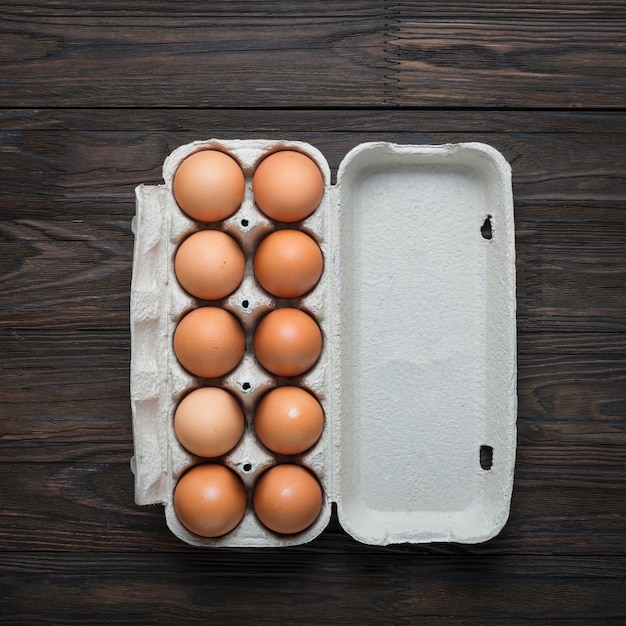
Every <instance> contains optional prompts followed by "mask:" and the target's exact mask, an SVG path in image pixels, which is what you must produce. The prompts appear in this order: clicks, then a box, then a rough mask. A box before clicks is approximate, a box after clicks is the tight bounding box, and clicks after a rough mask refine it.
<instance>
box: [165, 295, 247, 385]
mask: <svg viewBox="0 0 626 626" xmlns="http://www.w3.org/2000/svg"><path fill="white" fill-rule="evenodd" d="M245 348H246V338H245V335H244V332H243V329H242V327H241V324H240V323H239V322H238V321H237V319H236V318H235V316H234V315H232V314H231V313H229V312H228V311H226V310H224V309H221V308H218V307H212V306H206V307H199V308H197V309H194V310H193V311H191V312H190V313H188V314H187V315H185V317H183V319H182V320H180V322H179V323H178V326H177V327H176V330H175V331H174V352H175V354H176V358H177V359H178V361H179V362H180V364H181V365H182V366H183V367H184V368H185V369H186V370H187V371H189V372H191V373H192V374H195V375H196V376H201V377H203V378H216V377H217V376H223V375H224V374H227V373H228V372H230V371H231V370H232V369H234V368H235V366H236V365H237V364H238V363H239V361H241V357H242V356H243V353H244V350H245Z"/></svg>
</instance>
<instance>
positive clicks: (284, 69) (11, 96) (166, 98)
mask: <svg viewBox="0 0 626 626" xmlns="http://www.w3.org/2000/svg"><path fill="white" fill-rule="evenodd" d="M482 6H484V5H482ZM574 15H575V16H576V17H575V18H573V19H567V13H565V14H563V13H560V14H559V15H558V16H556V17H555V16H554V15H553V16H548V17H544V19H541V20H537V19H536V18H535V17H532V16H531V17H519V18H517V19H510V18H506V17H501V18H497V17H494V16H493V15H492V16H491V17H489V18H485V17H479V18H469V17H465V18H462V19H457V20H450V19H446V18H444V19H442V18H441V17H440V18H438V19H433V18H432V16H431V17H426V16H424V15H423V14H422V13H421V10H420V8H419V7H416V6H412V5H401V6H399V7H398V8H396V9H393V8H391V9H386V8H385V7H384V6H380V7H375V8H374V11H373V12H371V13H369V14H366V15H363V14H361V13H360V12H357V15H356V16H355V15H350V14H345V13H342V14H340V15H336V14H335V15H332V14H331V15H326V14H323V13H322V14H320V13H318V14H317V15H305V16H300V15H294V16H291V15H288V14H285V13H278V14H273V15H263V16H260V15H256V16H250V15H249V14H248V13H247V12H243V13H240V14H237V13H233V14H223V13H222V14H220V15H216V16H215V17H206V16H203V15H201V16H197V17H184V16H183V17H178V18H176V19H174V18H172V17H171V16H169V14H168V15H162V16H160V17H155V16H154V15H150V14H147V15H145V16H141V17H140V16H126V17H123V18H121V17H116V16H110V15H105V16H102V15H101V16H99V17H98V19H97V20H96V19H95V18H94V17H93V16H90V15H87V16H75V15H72V14H70V15H67V16H64V17H47V16H45V15H33V14H31V15H28V16H24V17H23V16H21V15H14V16H12V17H11V18H10V19H7V20H5V21H4V23H3V27H2V32H1V35H2V37H1V39H0V41H1V42H2V43H1V44H0V45H1V46H2V52H1V53H0V61H1V64H0V70H1V75H2V77H3V78H2V83H0V85H2V86H3V88H4V91H3V103H4V106H12V107H50V106H55V107H62V106H89V107H102V106H107V107H129V106H149V107H150V106H154V105H155V103H158V105H159V106H176V107H198V106H214V107H226V108H228V107H241V106H246V107H252V108H258V107H280V108H284V107H287V106H298V107H302V106H305V107H311V106H314V107H345V106H348V107H353V106H360V107H368V106H369V107H372V106H376V107H409V106H420V107H428V106H441V107H485V106H490V107H494V108H503V107H508V108H511V107H514V108H529V107H533V108H564V107H581V106H582V107H602V108H607V107H616V108H619V107H622V106H623V105H624V102H626V75H625V74H624V72H623V67H624V60H625V52H624V49H623V46H622V40H623V32H624V26H625V23H626V21H625V20H626V17H624V16H623V15H622V14H618V15H613V16H612V19H604V17H606V15H608V13H602V16H603V17H593V18H592V17H590V16H589V15H587V16H586V17H587V19H584V20H581V19H579V18H580V13H576V12H574ZM619 15H622V17H619ZM284 33H289V36H285V35H284ZM512 85H514V86H515V87H514V88H512ZM521 94H523V102H524V104H523V107H521V106H520V99H521V97H522V96H521Z"/></svg>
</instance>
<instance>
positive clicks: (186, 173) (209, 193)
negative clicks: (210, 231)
mask: <svg viewBox="0 0 626 626" xmlns="http://www.w3.org/2000/svg"><path fill="white" fill-rule="evenodd" d="M245 183H246V181H245V176H244V174H243V171H242V170H241V168H240V167H239V164H238V163H237V161H235V159H233V158H232V157H230V156H228V155H227V154H225V153H224V152H220V151H219V150H201V151H200V152H194V153H193V154H191V155H190V156H188V157H187V158H186V159H185V160H184V161H183V162H182V163H181V164H180V165H179V166H178V169H177V170H176V174H175V175H174V190H173V191H174V197H175V198H176V202H177V203H178V206H179V207H180V208H181V209H182V210H183V211H184V212H185V213H186V214H187V215H189V217H191V218H193V219H195V220H199V221H201V222H217V221H219V220H223V219H226V218H227V217H229V216H230V215H232V214H233V213H234V212H235V211H236V210H237V209H238V208H239V206H240V205H241V202H242V200H243V195H244V190H245Z"/></svg>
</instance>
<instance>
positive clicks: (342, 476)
mask: <svg viewBox="0 0 626 626" xmlns="http://www.w3.org/2000/svg"><path fill="white" fill-rule="evenodd" d="M207 148H212V149H217V150H221V151H223V152H226V153H227V154H229V155H230V156H232V157H233V158H234V159H235V160H236V161H237V162H238V163H239V164H240V166H241V168H242V170H243V171H244V174H245V177H246V188H245V195H244V199H243V202H242V205H241V207H240V208H239V209H238V210H237V211H236V212H235V213H234V214H233V215H232V216H231V217H230V218H228V219H226V220H224V222H222V223H221V225H220V228H221V229H223V230H224V231H225V232H227V233H229V234H231V235H232V236H234V237H235V239H237V241H238V242H239V243H240V244H241V246H242V249H243V251H244V253H245V255H246V259H247V260H246V271H245V277H244V280H243V282H242V284H241V285H240V286H239V288H238V289H237V290H236V291H235V292H234V293H233V294H231V295H230V296H229V297H227V298H225V299H224V300H222V301H220V302H219V306H222V307H224V308H225V309H226V310H228V311H230V312H232V313H234V314H235V315H236V317H237V318H238V319H239V320H240V321H241V323H242V325H243V328H244V330H245V332H246V336H247V345H246V351H245V354H244V357H243V359H242V361H241V362H240V363H239V365H238V366H237V367H236V368H235V369H234V370H233V371H232V372H230V373H229V374H228V375H226V376H224V377H222V378H220V379H217V380H211V381H209V382H210V384H212V385H218V386H221V387H223V388H225V389H227V390H229V391H231V392H232V393H233V394H234V395H235V396H236V397H237V398H238V399H239V400H240V402H241V404H242V406H243V408H244V413H245V416H246V429H245V432H244V435H243V437H242V439H241V441H240V442H239V444H238V445H237V446H236V447H235V449H234V450H232V451H231V452H230V453H228V454H227V455H225V456H224V457H222V458H221V459H220V462H222V463H224V464H225V465H226V466H228V467H230V468H231V469H233V470H234V471H235V472H236V473H237V474H238V475H239V476H240V477H241V478H242V480H243V482H244V485H245V487H246V490H247V492H248V494H249V497H248V506H247V510H246V513H245V515H244V518H243V520H242V522H241V523H240V524H239V526H237V528H235V529H234V530H233V531H231V532H230V533H228V534H227V535H224V536H223V537H219V538H204V537H198V536H196V535H194V534H193V533H191V532H189V531H188V530H187V529H186V528H185V527H184V526H183V525H182V524H181V523H180V521H179V520H178V518H177V516H176V512H175V509H174V506H173V492H174V487H175V485H176V482H177V480H178V478H179V477H180V476H181V475H182V474H183V473H184V472H185V471H186V470H187V469H188V468H189V467H191V466H193V465H195V464H197V463H200V462H203V461H205V459H201V458H199V457H196V456H194V455H192V454H190V453H189V452H188V451H186V450H185V449H184V448H183V447H182V446H181V444H180V443H179V442H178V440H177V438H176V434H175V431H174V425H173V415H174V411H175V408H176V406H177V403H178V402H179V400H180V399H181V398H182V397H183V396H184V395H185V394H186V393H187V392H188V391H190V390H191V389H193V388H195V387H197V386H200V385H202V384H204V383H206V382H207V381H202V380H200V379H198V378H197V377H194V376H192V375H190V374H189V373H188V372H187V371H185V370H184V369H183V368H182V367H181V366H180V365H179V363H178V362H177V360H176V357H175V355H174V352H173V345H172V338H173V333H174V329H175V326H176V323H177V321H178V320H179V319H180V318H181V317H182V316H183V315H184V314H185V313H187V312H188V311H189V310H191V309H193V308H195V307H197V306H200V305H201V304H202V303H201V302H200V301H198V300H197V299H195V298H193V297H191V296H190V295H189V294H187V293H186V292H185V291H184V290H183V289H182V288H181V287H180V286H179V284H178V282H177V280H176V278H175V274H174V264H173V259H174V253H175V251H176V248H177V246H178V245H179V243H180V242H181V241H182V240H183V239H184V238H185V237H186V236H187V235H188V234H189V233H190V232H192V231H194V230H196V229H197V228H198V224H197V223H196V222H195V221H194V220H192V219H190V218H189V217H187V216H186V215H185V214H184V213H183V212H182V211H181V210H180V208H179V207H178V206H177V204H176V200H175V198H174V195H173V193H172V181H173V176H174V173H175V171H176V169H177V167H178V165H179V164H180V163H181V161H182V160H183V159H184V158H186V157H187V156H189V155H190V154H192V153H193V152H195V151H197V150H201V149H207ZM282 149H292V150H298V151H300V152H303V153H304V154H306V155H308V156H309V157H310V158H312V159H313V160H314V161H315V162H316V163H317V165H318V166H319V168H320V171H321V172H322V175H323V178H324V181H325V192H324V196H323V199H322V201H321V204H320V206H319V207H318V208H317V210H316V211H315V212H314V213H313V214H312V215H311V216H310V217H308V218H307V219H305V220H304V221H302V222H300V223H298V224H297V227H298V228H301V229H302V230H303V231H304V232H307V233H308V234H310V235H311V236H313V237H314V239H315V240H316V241H317V242H318V244H319V245H320V248H321V250H322V253H323V256H324V270H323V274H322V277H321V279H320V282H319V284H318V285H317V286H316V287H315V289H313V290H312V291H311V292H310V293H309V294H307V295H305V296H304V297H302V298H299V299H297V300H296V301H290V305H291V306H296V307H297V308H301V309H303V310H305V311H307V312H308V313H310V314H311V315H312V316H313V317H314V318H315V319H316V320H317V321H318V323H319V325H320V328H321V329H322V334H323V349H322V354H321V356H320V358H319V360H318V361H317V363H316V364H315V365H314V366H313V368H312V369H311V370H309V371H308V372H306V373H305V374H304V375H302V376H299V377H296V378H295V379H293V378H288V379H283V378H280V377H276V376H273V375H271V374H269V373H268V372H267V371H266V370H264V369H263V368H262V367H261V366H260V364H259V363H258V362H257V360H256V359H255V357H254V353H253V349H252V333H253V330H254V328H255V325H256V323H257V322H258V321H259V319H260V318H261V317H262V315H263V314H265V313H266V312H267V311H269V310H271V309H273V308H274V307H276V306H277V305H280V301H279V299H277V298H274V297H272V296H270V295H268V294H267V293H266V292H265V291H264V290H263V289H262V288H260V287H259V286H258V284H257V283H256V281H255V279H254V274H253V269H252V256H253V253H254V250H255V247H256V245H257V244H258V242H259V241H260V240H261V239H262V238H263V236H265V235H266V234H267V233H269V232H270V231H272V230H273V229H274V228H275V224H274V223H273V222H272V220H270V219H268V218H267V217H266V216H265V215H264V214H263V213H262V212H261V211H260V210H259V209H258V208H257V207H256V205H255V203H254V198H253V195H252V174H253V172H254V170H255V168H256V166H257V165H258V164H259V163H260V161H261V160H262V159H263V158H264V157H266V156H267V155H268V154H270V153H272V152H275V151H278V150H282ZM163 178H164V184H162V185H156V186H155V185H140V186H139V187H137V189H136V199H137V212H136V216H135V218H134V220H133V231H134V233H135V249H134V258H133V277H132V287H131V340H132V356H131V404H132V414H133V437H134V456H133V458H132V460H131V468H132V470H133V472H134V474H135V500H136V502H137V504H139V505H147V504H156V503H160V504H163V505H164V507H165V517H166V522H167V525H168V526H169V528H170V529H171V531H172V532H173V533H174V534H175V535H176V536H177V537H179V538H180V539H182V540H183V541H185V542H187V543H189V544H192V545H197V546H215V547H218V546H224V547H262V546H288V545H295V544H301V543H305V542H308V541H311V540H312V539H314V538H315V537H316V536H317V535H319V534H320V533H321V532H322V531H323V530H324V528H325V527H326V526H327V524H328V522H329V519H330V515H331V506H332V503H336V505H337V513H338V518H339V522H340V523H341V525H342V527H343V528H344V529H345V530H346V531H347V532H348V533H349V534H350V535H352V536H353V537H354V538H355V539H357V540H358V541H361V542H364V543H367V544H377V545H385V544H390V543H407V542H408V543H428V542H441V541H444V542H459V543H478V542H482V541H486V540H488V539H490V538H491V537H493V536H495V535H496V534H498V533H499V532H500V530H501V529H502V527H503V526H504V524H505V523H506V520H507V518H508V514H509V507H510V500H511V494H512V488H513V473H514V462H515V449H516V415H517V395H516V373H517V369H516V324H515V309H516V300H515V247H514V218H513V199H512V191H511V170H510V167H509V165H508V163H507V162H506V160H505V159H504V158H503V156H502V155H501V154H500V153H499V152H498V151H497V150H495V149H494V148H492V147H490V146H488V145H486V144H482V143H475V142H470V143H459V144H445V145H399V144H392V143H387V142H369V143H364V144H361V145H358V146H357V147H355V148H354V149H352V150H351V151H350V152H349V153H348V154H347V155H346V156H345V158H344V159H343V161H342V163H341V164H340V167H339V169H338V173H337V183H336V184H335V185H331V182H330V181H331V176H330V168H329V165H328V163H327V161H326V159H325V158H324V156H323V154H322V153H321V152H320V151H319V150H317V149H316V148H315V147H313V146H311V145H310V144H307V143H303V142H291V141H270V140H263V139H257V140H234V141H231V140H219V139H211V140H208V141H197V142H193V143H190V144H187V145H184V146H181V147H179V148H178V149H176V150H175V151H174V152H173V153H172V154H170V155H169V156H168V157H167V159H166V161H165V163H164V167H163ZM281 384H297V385H300V386H303V387H305V388H307V389H309V390H311V391H312V392H313V393H314V394H315V395H316V396H317V398H318V399H319V400H320V403H321V404H322V407H323V409H324V414H325V426H324V431H323V434H322V437H321V438H320V440H319V441H318V442H317V443H316V444H315V446H313V448H311V449H310V450H308V451H307V452H306V453H304V454H301V455H298V456H297V457H296V458H295V459H294V458H293V457H288V458H287V457H281V456H280V455H276V454H273V453H271V452H269V451H268V450H267V449H266V448H264V446H263V445H262V444H260V442H259V441H258V440H257V438H256V436H255V433H254V425H253V415H254V409H255V406H256V404H257V402H258V400H259V399H260V398H261V397H262V395H263V394H264V393H265V392H267V391H268V390H269V389H271V388H273V387H275V386H277V385H281ZM287 460H288V461H290V462H294V461H295V462H297V463H300V464H302V465H304V466H306V467H308V468H310V469H311V470H312V471H313V472H314V473H315V475H316V476H317V477H318V478H319V480H320V483H321V485H322V488H323V492H324V502H323V506H322V510H321V512H320V515H319V516H318V518H317V519H316V521H315V522H314V523H313V524H312V526H310V527H309V528H307V529H306V530H305V531H303V532H301V533H297V534H295V535H288V536H287V535H278V534H276V533H274V532H272V531H270V530H268V529H267V528H265V527H264V526H263V525H262V524H261V523H260V522H259V521H258V519H257V518H256V516H255V514H254V511H253V509H252V506H251V497H250V494H251V493H252V490H253V489H254V485H255V482H256V480H257V479H258V477H259V475H260V474H261V473H262V472H263V471H265V470H266V469H267V468H269V467H271V466H272V465H275V464H277V463H281V462H284V461H287Z"/></svg>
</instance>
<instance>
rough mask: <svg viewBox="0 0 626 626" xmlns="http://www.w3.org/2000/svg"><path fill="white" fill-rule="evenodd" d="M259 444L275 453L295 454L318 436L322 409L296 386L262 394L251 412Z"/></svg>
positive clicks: (320, 430) (306, 392)
mask: <svg viewBox="0 0 626 626" xmlns="http://www.w3.org/2000/svg"><path fill="white" fill-rule="evenodd" d="M254 428H255V430H256V434H257V435H258V437H259V439H260V440H261V443H263V445H265V446H266V447H267V448H269V449H270V450H272V451H273V452H277V453H278V454H299V453H301V452H304V451H305V450H308V449H309V448H310V447H311V446H312V445H313V444H315V442H316V441H317V440H318V439H319V438H320V435H321V434H322V429H323V428H324V412H323V411H322V407H321V405H320V403H319V402H318V401H317V399H316V398H315V397H314V396H313V395H312V394H310V393H309V392H308V391H305V390H304V389H302V388H300V387H278V388H277V389H272V391H270V392H269V393H268V394H266V395H265V396H263V398H262V399H261V402H260V403H259V405H258V407H257V409H256V413H255V415H254Z"/></svg>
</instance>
